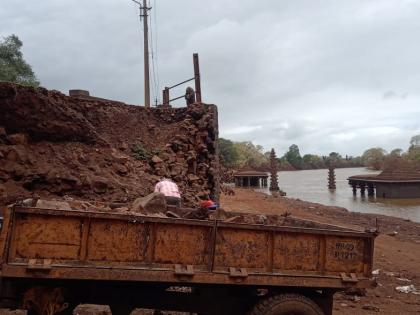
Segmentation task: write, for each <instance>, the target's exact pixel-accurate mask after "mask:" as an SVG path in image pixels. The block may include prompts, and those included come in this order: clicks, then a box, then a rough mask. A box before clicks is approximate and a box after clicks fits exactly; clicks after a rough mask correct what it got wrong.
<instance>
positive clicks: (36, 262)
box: [26, 259, 51, 272]
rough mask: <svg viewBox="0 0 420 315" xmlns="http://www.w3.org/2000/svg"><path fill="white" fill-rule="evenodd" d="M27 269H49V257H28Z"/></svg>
mask: <svg viewBox="0 0 420 315" xmlns="http://www.w3.org/2000/svg"><path fill="white" fill-rule="evenodd" d="M26 270H27V271H45V272H49V271H50V270H51V259H29V262H28V266H26Z"/></svg>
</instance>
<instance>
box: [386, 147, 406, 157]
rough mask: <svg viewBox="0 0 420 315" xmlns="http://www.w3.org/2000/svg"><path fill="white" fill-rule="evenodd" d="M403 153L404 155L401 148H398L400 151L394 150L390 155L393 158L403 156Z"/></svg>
mask: <svg viewBox="0 0 420 315" xmlns="http://www.w3.org/2000/svg"><path fill="white" fill-rule="evenodd" d="M402 153H403V149H400V148H398V149H394V150H392V151H391V152H390V153H389V155H391V156H397V157H398V156H401V155H402Z"/></svg>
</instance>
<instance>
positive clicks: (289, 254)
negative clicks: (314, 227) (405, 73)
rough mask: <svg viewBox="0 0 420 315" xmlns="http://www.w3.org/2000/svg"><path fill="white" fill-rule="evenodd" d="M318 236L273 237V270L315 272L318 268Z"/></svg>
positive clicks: (290, 235)
mask: <svg viewBox="0 0 420 315" xmlns="http://www.w3.org/2000/svg"><path fill="white" fill-rule="evenodd" d="M319 252H320V236H319V235H309V234H295V233H290V234H284V233H280V234H277V235H275V237H274V251H273V268H274V269H279V270H302V271H315V270H317V269H319V268H320V266H319V255H318V254H319Z"/></svg>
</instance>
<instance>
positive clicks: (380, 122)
mask: <svg viewBox="0 0 420 315" xmlns="http://www.w3.org/2000/svg"><path fill="white" fill-rule="evenodd" d="M150 2H151V6H152V7H153V9H152V11H150V16H151V18H152V20H151V31H152V35H153V39H154V40H153V44H154V45H153V47H154V48H156V47H157V51H156V49H154V51H153V57H154V58H153V62H152V64H153V65H154V66H155V72H158V73H159V77H156V78H155V80H153V81H152V87H153V91H152V95H153V98H155V97H158V98H160V97H161V96H160V93H161V89H163V87H164V86H168V85H172V84H174V83H177V82H180V81H182V80H185V79H188V78H190V77H192V53H193V52H198V53H199V55H200V67H201V73H202V89H203V100H204V101H206V102H208V103H215V104H217V105H218V106H219V123H220V135H221V136H223V137H228V138H231V139H232V140H238V141H244V140H250V141H253V142H254V143H256V144H260V145H263V146H264V147H265V149H267V150H268V149H270V148H271V147H273V148H275V149H276V150H277V152H278V155H281V154H282V153H284V151H286V150H287V149H288V147H289V146H290V145H291V144H293V143H295V144H297V145H298V146H299V147H300V149H301V152H302V153H303V154H305V153H317V154H328V153H329V152H331V151H337V152H340V153H341V154H343V155H345V154H348V155H358V154H361V153H362V152H363V151H364V150H365V149H367V148H369V147H376V146H382V147H384V148H385V149H386V150H388V151H390V150H392V149H393V148H395V147H403V148H407V147H408V142H409V139H410V138H411V136H413V135H414V134H418V133H420V121H419V120H418V118H417V117H419V116H420V108H419V106H418V104H419V103H420V93H419V91H418V82H419V80H420V59H419V58H418V56H419V54H420V41H418V40H417V37H416V36H417V33H418V30H419V29H420V19H418V16H419V14H420V2H419V1H410V0H354V1H335V0H327V1H322V2H316V1H311V0H296V1H276V0H267V1H264V5H262V4H261V2H260V1H257V0H242V1H239V0H232V1H222V0H214V1H210V2H202V1H195V0H182V1H176V2H175V1H170V0H159V1H157V0H151V1H150ZM138 13H139V12H138V8H137V7H136V6H135V5H134V4H133V3H132V2H131V1H128V0H127V1H117V0H101V1H99V0H90V1H82V0H63V1H53V0H44V1H41V2H39V1H38V2H36V3H35V2H30V1H22V0H3V1H2V2H1V4H0V30H1V31H0V35H1V36H7V35H9V34H11V33H15V34H17V35H18V36H19V37H20V38H21V39H22V40H23V43H24V47H23V52H24V56H25V58H26V59H27V60H28V62H29V63H30V64H31V65H33V68H34V70H35V72H36V73H37V75H38V76H39V78H40V80H41V82H42V84H43V85H44V86H46V87H47V88H50V89H57V90H61V91H63V92H67V91H68V90H69V89H72V88H83V89H88V90H90V91H91V94H92V95H96V96H100V97H105V98H111V99H116V100H121V101H125V102H128V103H131V104H141V103H143V68H142V67H143V60H142V49H143V48H142V32H141V25H140V23H139V20H138ZM156 44H157V45H156ZM184 89H185V87H180V88H178V89H175V90H174V91H171V92H173V94H172V95H173V96H178V95H180V94H182V93H183V92H184ZM181 105H183V101H182V100H181V101H178V102H175V106H181Z"/></svg>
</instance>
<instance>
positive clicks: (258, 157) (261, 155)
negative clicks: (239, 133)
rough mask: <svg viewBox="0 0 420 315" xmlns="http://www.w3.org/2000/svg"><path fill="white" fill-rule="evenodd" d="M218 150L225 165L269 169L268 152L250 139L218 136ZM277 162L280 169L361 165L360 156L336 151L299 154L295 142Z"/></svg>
mask: <svg viewBox="0 0 420 315" xmlns="http://www.w3.org/2000/svg"><path fill="white" fill-rule="evenodd" d="M219 152H220V160H221V162H222V164H223V166H225V167H228V168H235V169H242V168H252V169H260V170H268V169H269V158H270V152H264V149H263V147H262V146H260V145H254V144H253V143H252V142H250V141H243V142H235V141H231V140H228V139H224V138H220V139H219ZM277 154H278V153H277ZM277 162H278V165H279V169H281V170H306V169H319V168H327V167H328V166H329V165H330V164H331V163H333V164H334V165H335V167H357V166H363V164H362V159H361V157H351V156H345V157H342V156H341V155H340V154H339V153H337V152H331V153H330V154H329V155H327V156H319V155H316V154H305V155H304V156H301V154H300V151H299V147H298V146H297V145H296V144H292V145H291V146H290V147H289V150H288V151H287V152H286V153H285V154H284V155H283V156H281V157H278V158H277Z"/></svg>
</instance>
